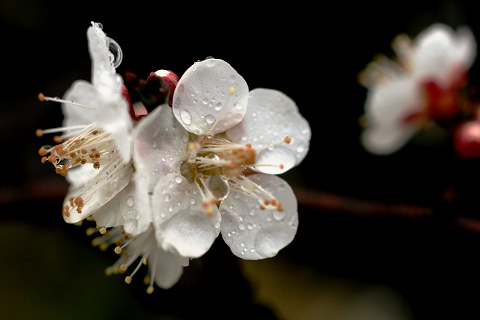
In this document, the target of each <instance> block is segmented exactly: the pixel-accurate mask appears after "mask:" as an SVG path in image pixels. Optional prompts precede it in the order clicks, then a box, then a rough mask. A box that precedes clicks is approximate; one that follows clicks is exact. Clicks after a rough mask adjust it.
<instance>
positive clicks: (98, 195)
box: [63, 164, 133, 223]
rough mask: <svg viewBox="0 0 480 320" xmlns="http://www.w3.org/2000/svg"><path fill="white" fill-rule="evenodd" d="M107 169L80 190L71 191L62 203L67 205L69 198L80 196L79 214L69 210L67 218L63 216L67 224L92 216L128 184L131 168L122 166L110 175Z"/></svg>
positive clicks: (125, 165) (127, 165) (126, 165)
mask: <svg viewBox="0 0 480 320" xmlns="http://www.w3.org/2000/svg"><path fill="white" fill-rule="evenodd" d="M109 170H110V169H109V168H108V167H104V169H102V170H101V171H100V172H99V173H98V174H97V175H96V176H95V178H93V179H92V180H90V181H89V182H88V183H86V184H85V185H84V186H83V187H82V188H80V189H71V191H69V192H68V194H67V197H66V198H65V201H64V206H65V205H68V204H69V202H70V200H69V199H70V198H71V197H74V198H76V197H79V196H81V197H82V199H83V202H84V206H83V208H82V210H81V212H80V213H79V212H77V211H76V210H71V211H70V214H69V216H65V215H64V216H63V217H64V219H65V221H66V222H68V223H76V222H79V221H81V220H83V219H84V218H86V217H88V216H90V215H92V214H93V213H94V212H95V211H96V210H98V209H99V208H100V207H102V206H103V205H105V204H106V203H107V202H108V201H110V200H111V199H112V198H113V197H115V195H117V194H118V193H119V192H121V191H122V190H123V189H124V188H125V187H126V186H127V184H128V183H129V181H130V177H131V175H132V173H133V169H132V166H131V165H129V164H124V165H121V166H119V167H117V169H116V170H115V171H114V172H113V173H112V172H111V171H109Z"/></svg>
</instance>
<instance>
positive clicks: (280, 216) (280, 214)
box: [273, 211, 285, 221]
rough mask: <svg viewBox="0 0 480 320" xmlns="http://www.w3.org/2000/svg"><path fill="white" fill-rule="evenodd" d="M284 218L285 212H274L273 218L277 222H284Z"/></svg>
mask: <svg viewBox="0 0 480 320" xmlns="http://www.w3.org/2000/svg"><path fill="white" fill-rule="evenodd" d="M284 216H285V212H281V211H274V212H273V218H274V219H275V220H277V221H280V220H282V219H283V217H284Z"/></svg>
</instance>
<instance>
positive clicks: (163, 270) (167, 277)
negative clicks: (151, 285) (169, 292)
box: [149, 248, 183, 289]
mask: <svg viewBox="0 0 480 320" xmlns="http://www.w3.org/2000/svg"><path fill="white" fill-rule="evenodd" d="M149 258H150V262H149V265H150V268H152V269H153V268H154V266H155V270H150V272H151V274H155V283H156V284H157V285H158V286H159V287H160V288H163V289H169V288H171V287H172V286H173V285H174V284H175V283H177V281H178V279H180V276H181V275H182V272H183V267H182V265H181V264H179V263H178V261H177V259H176V258H175V256H174V254H173V253H170V252H167V251H164V250H162V249H159V248H157V249H156V250H154V251H153V252H152V253H151V254H150V257H149Z"/></svg>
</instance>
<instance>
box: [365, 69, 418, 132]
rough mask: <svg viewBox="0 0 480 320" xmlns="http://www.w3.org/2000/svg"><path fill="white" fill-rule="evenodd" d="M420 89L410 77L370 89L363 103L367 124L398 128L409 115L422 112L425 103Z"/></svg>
mask: <svg viewBox="0 0 480 320" xmlns="http://www.w3.org/2000/svg"><path fill="white" fill-rule="evenodd" d="M420 89H421V88H420V87H419V85H418V83H416V81H415V80H414V79H413V78H410V77H401V78H398V79H396V80H392V81H390V82H386V83H381V84H380V85H378V86H375V87H373V88H371V89H370V90H369V92H368V96H367V100H366V102H365V112H366V115H367V118H368V124H369V125H371V124H372V123H373V124H383V125H385V126H389V125H395V126H398V125H399V124H401V123H403V122H404V120H405V119H406V118H407V117H408V116H409V115H412V114H415V113H419V112H422V110H423V108H424V105H425V102H424V100H423V96H422V92H421V90H420Z"/></svg>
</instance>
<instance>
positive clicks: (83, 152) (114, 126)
mask: <svg viewBox="0 0 480 320" xmlns="http://www.w3.org/2000/svg"><path fill="white" fill-rule="evenodd" d="M87 37H88V44H89V51H90V56H91V58H92V83H89V82H87V81H83V80H78V81H76V82H74V83H73V85H72V86H71V88H70V89H69V90H68V91H67V93H66V94H65V99H59V98H49V97H45V96H43V95H40V96H39V97H40V99H41V100H51V101H57V102H62V103H63V105H62V110H63V113H64V116H65V119H64V126H63V127H61V128H55V129H49V130H44V131H43V132H40V133H48V132H57V131H63V135H62V137H61V139H62V140H64V141H63V142H62V143H60V144H59V145H56V146H54V147H44V148H41V149H40V153H41V154H42V155H44V158H43V159H42V161H43V162H45V161H49V162H51V163H52V164H53V165H54V166H55V168H56V171H57V173H59V174H61V175H63V176H67V180H68V181H69V183H70V189H69V193H68V195H67V197H66V199H65V202H64V206H63V210H62V212H63V216H64V218H65V220H66V221H67V222H69V223H76V222H78V221H80V220H82V219H84V218H85V217H87V216H89V215H90V214H91V213H92V212H94V211H96V210H97V209H98V208H100V207H102V206H103V205H105V204H106V203H107V202H108V201H110V199H112V198H113V197H114V196H115V195H116V194H117V193H118V192H120V191H121V190H122V189H123V188H125V186H126V185H127V184H128V182H129V181H130V177H131V175H132V173H133V168H132V166H131V144H132V142H131V141H132V137H131V134H132V120H131V118H130V115H129V103H128V102H127V100H126V98H125V97H124V96H123V94H122V86H123V82H122V79H121V77H120V76H119V75H117V74H116V70H115V67H116V64H117V63H119V60H118V57H116V56H114V55H113V53H112V52H111V50H110V49H111V48H114V49H115V51H116V52H117V55H120V54H121V49H120V47H119V46H118V44H117V43H116V42H115V41H114V40H112V39H110V38H108V37H107V36H106V35H105V33H104V32H103V30H102V26H101V25H100V24H98V23H93V22H92V26H91V27H90V28H89V29H88V31H87ZM116 59H117V60H116ZM48 154H49V155H48ZM47 155H48V156H47ZM67 172H68V175H67Z"/></svg>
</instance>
